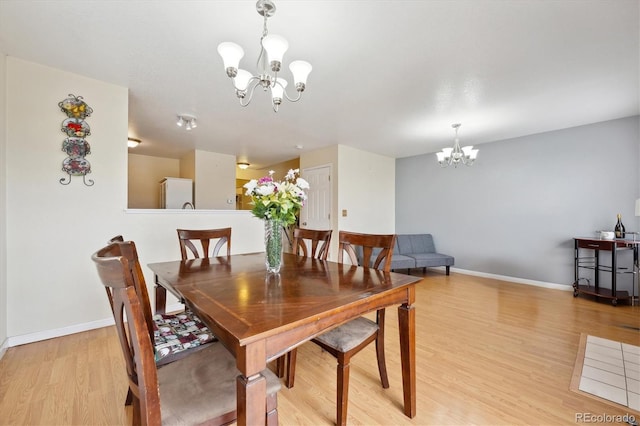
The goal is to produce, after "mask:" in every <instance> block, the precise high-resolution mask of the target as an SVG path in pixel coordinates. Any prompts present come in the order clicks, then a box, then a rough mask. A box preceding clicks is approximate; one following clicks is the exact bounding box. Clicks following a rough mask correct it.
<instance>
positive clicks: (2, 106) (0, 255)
mask: <svg viewBox="0 0 640 426" xmlns="http://www.w3.org/2000/svg"><path fill="white" fill-rule="evenodd" d="M5 80H6V56H5V54H4V53H3V51H2V46H0V165H1V166H2V167H0V358H2V354H3V353H4V348H5V343H6V339H7V309H6V306H7V201H6V189H7V175H6V172H7V169H6V167H7V163H6V159H7V132H6V129H7V126H6V112H7V110H6V100H7V94H6V90H5V88H6V84H5Z"/></svg>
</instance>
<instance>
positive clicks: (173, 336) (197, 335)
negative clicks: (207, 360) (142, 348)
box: [153, 310, 218, 362]
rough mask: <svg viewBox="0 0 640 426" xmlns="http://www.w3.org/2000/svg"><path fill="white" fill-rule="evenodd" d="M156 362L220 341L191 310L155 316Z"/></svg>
mask: <svg viewBox="0 0 640 426" xmlns="http://www.w3.org/2000/svg"><path fill="white" fill-rule="evenodd" d="M153 322H154V325H153V331H154V337H155V352H156V362H158V361H161V360H164V359H165V358H167V357H170V356H171V355H174V354H177V353H179V352H182V351H185V350H187V349H191V348H195V347H198V346H201V345H204V344H206V343H209V342H215V341H216V340H218V339H217V338H216V336H214V335H213V333H211V330H209V328H208V327H207V326H206V325H205V324H204V323H203V322H202V321H201V320H200V318H198V317H197V316H196V315H195V314H194V313H193V312H191V311H190V310H185V311H184V312H179V313H176V314H157V315H154V316H153Z"/></svg>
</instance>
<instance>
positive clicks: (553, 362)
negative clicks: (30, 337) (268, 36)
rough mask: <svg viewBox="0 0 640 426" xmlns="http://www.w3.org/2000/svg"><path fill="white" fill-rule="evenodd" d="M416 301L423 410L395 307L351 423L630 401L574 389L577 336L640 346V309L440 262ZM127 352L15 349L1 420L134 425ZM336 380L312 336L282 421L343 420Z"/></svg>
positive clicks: (7, 365)
mask: <svg viewBox="0 0 640 426" xmlns="http://www.w3.org/2000/svg"><path fill="white" fill-rule="evenodd" d="M413 273H414V274H420V272H419V271H413ZM105 303H107V302H106V300H105ZM415 307H416V323H417V343H416V349H417V357H416V359H417V387H418V405H417V415H416V417H415V418H414V419H409V418H407V417H405V416H404V415H403V414H402V410H401V404H402V383H401V375H400V361H399V350H398V338H397V336H398V333H397V315H396V309H395V308H391V309H388V310H387V328H386V349H387V368H388V371H389V380H390V383H391V387H390V388H389V389H387V390H384V389H382V387H381V386H380V384H379V377H378V374H377V368H376V361H375V350H374V347H373V345H369V347H368V348H367V349H365V350H364V351H363V352H361V353H360V354H358V355H357V356H356V357H355V358H354V360H353V361H352V368H351V386H350V395H349V412H348V414H349V417H348V423H349V424H353V425H373V424H381V425H396V424H397V425H400V424H415V425H467V424H475V425H527V424H531V425H554V424H557V425H568V424H575V423H576V415H577V414H579V413H591V414H594V415H601V414H605V413H606V414H611V415H624V414H626V412H625V410H624V407H620V408H617V407H612V406H611V405H607V404H604V403H601V402H599V401H597V400H594V399H593V398H588V397H585V396H584V395H580V394H578V393H575V392H572V391H570V390H569V385H570V382H571V377H572V373H573V368H574V362H575V360H576V353H577V351H578V345H579V341H580V334H581V333H586V334H590V335H593V336H598V337H603V338H606V339H612V340H616V341H621V342H625V343H629V344H633V345H638V344H639V342H640V333H639V332H638V327H640V307H634V306H625V305H619V306H617V307H614V306H611V304H610V303H606V302H595V301H593V300H590V299H586V298H583V297H582V296H581V297H578V298H574V297H573V293H572V292H570V291H559V290H550V289H543V288H539V287H533V286H528V285H522V284H512V283H507V282H503V281H497V280H492V279H487V278H479V277H474V276H469V275H462V274H456V273H452V274H451V275H450V276H446V275H444V273H440V272H439V271H437V270H428V271H427V273H426V275H425V280H424V282H422V283H421V284H419V285H418V289H417V301H416V304H415ZM121 357H122V355H121V353H120V348H119V346H118V341H117V337H116V334H115V330H114V329H113V327H107V328H103V329H98V330H93V331H88V332H84V333H79V334H76V335H72V336H66V337H61V338H56V339H52V340H48V341H43V342H38V343H33V344H29V345H23V346H19V347H14V348H10V349H9V350H8V351H7V352H6V354H5V355H4V357H3V358H2V360H0V424H2V425H120V424H127V421H128V416H129V415H130V414H128V413H127V411H126V410H125V409H124V407H123V402H124V398H125V395H126V390H127V386H126V379H125V373H124V364H123V362H122V359H121ZM335 386H336V373H335V360H334V359H333V358H332V357H331V356H329V355H328V354H326V353H322V351H321V350H320V349H319V348H318V347H317V346H315V345H314V344H311V343H307V344H304V345H303V346H302V347H301V348H300V350H299V352H298V365H297V375H296V385H295V387H294V388H293V389H286V388H285V387H284V386H283V388H282V391H281V392H280V393H279V396H278V408H279V415H280V424H282V425H331V424H334V422H335Z"/></svg>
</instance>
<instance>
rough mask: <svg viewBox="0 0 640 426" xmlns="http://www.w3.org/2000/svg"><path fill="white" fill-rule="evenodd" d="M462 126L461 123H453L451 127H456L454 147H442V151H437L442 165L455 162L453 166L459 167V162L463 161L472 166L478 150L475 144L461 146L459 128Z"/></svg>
mask: <svg viewBox="0 0 640 426" xmlns="http://www.w3.org/2000/svg"><path fill="white" fill-rule="evenodd" d="M460 126H462V124H460V123H455V124H452V125H451V127H453V128H454V129H456V138H455V140H454V142H453V148H442V151H441V152H437V153H436V156H437V157H438V163H440V165H441V166H442V167H447V166H450V165H452V164H453V167H458V164H460V163H462V164H464V165H467V166H471V165H472V164H473V161H474V160H475V159H476V157H477V156H478V150H477V149H473V146H471V145H468V146H463V147H462V148H460V140H459V139H458V129H459V128H460Z"/></svg>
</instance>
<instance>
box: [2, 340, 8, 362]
mask: <svg viewBox="0 0 640 426" xmlns="http://www.w3.org/2000/svg"><path fill="white" fill-rule="evenodd" d="M8 348H9V339H4V342H2V345H0V359H2V357H3V356H4V354H5V352H7V349H8Z"/></svg>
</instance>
